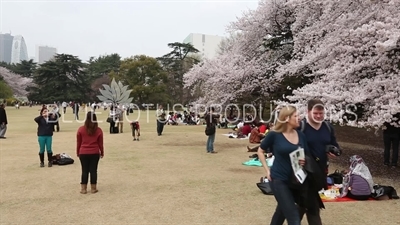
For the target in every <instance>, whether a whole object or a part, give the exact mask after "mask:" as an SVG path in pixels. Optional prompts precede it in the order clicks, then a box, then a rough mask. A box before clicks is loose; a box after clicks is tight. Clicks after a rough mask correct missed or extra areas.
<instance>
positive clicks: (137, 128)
mask: <svg viewBox="0 0 400 225" xmlns="http://www.w3.org/2000/svg"><path fill="white" fill-rule="evenodd" d="M131 129H132V137H133V140H134V141H139V137H140V125H139V121H133V122H132V123H131Z"/></svg>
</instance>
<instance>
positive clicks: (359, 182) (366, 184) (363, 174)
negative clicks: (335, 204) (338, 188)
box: [340, 155, 374, 200]
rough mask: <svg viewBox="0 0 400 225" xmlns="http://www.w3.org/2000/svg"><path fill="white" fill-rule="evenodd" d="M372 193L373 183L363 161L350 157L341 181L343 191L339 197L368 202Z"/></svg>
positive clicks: (356, 157) (357, 157) (359, 158)
mask: <svg viewBox="0 0 400 225" xmlns="http://www.w3.org/2000/svg"><path fill="white" fill-rule="evenodd" d="M373 191H374V182H373V180H372V176H371V173H370V172H369V169H368V167H367V165H365V163H364V160H363V159H362V158H361V157H360V156H358V155H353V156H352V157H350V168H349V171H348V172H347V174H346V175H345V177H344V179H343V190H342V193H341V195H340V197H345V196H347V197H349V198H352V199H355V200H368V199H369V197H370V196H371V193H372V192H373Z"/></svg>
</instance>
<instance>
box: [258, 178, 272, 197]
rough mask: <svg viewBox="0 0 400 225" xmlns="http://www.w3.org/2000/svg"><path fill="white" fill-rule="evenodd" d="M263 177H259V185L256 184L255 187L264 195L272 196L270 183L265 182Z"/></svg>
mask: <svg viewBox="0 0 400 225" xmlns="http://www.w3.org/2000/svg"><path fill="white" fill-rule="evenodd" d="M265 179H266V178H264V177H261V179H260V183H257V187H258V188H259V189H260V190H261V192H262V193H263V194H265V195H273V194H274V193H273V192H272V188H271V184H270V182H265Z"/></svg>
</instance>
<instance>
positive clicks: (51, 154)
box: [47, 153, 53, 167]
mask: <svg viewBox="0 0 400 225" xmlns="http://www.w3.org/2000/svg"><path fill="white" fill-rule="evenodd" d="M47 159H48V160H49V164H48V166H49V167H52V166H53V153H47Z"/></svg>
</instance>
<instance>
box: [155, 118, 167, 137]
mask: <svg viewBox="0 0 400 225" xmlns="http://www.w3.org/2000/svg"><path fill="white" fill-rule="evenodd" d="M164 125H165V122H164V121H159V120H157V133H158V135H161V134H162V132H163V130H164Z"/></svg>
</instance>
